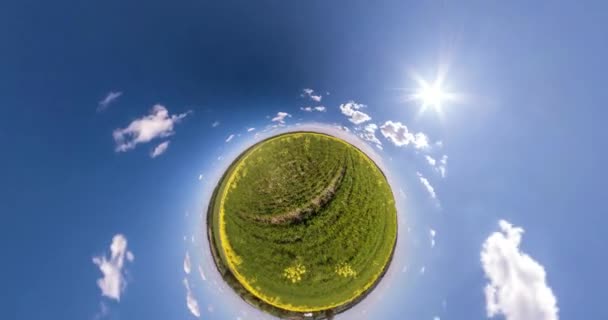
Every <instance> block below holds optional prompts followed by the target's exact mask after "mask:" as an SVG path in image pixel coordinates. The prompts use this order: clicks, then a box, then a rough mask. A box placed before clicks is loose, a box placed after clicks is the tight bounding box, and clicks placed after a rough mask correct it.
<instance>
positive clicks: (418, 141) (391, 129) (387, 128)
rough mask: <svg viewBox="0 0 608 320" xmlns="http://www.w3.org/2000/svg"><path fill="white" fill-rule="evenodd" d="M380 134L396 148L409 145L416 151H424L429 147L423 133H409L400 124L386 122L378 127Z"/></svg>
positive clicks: (405, 127)
mask: <svg viewBox="0 0 608 320" xmlns="http://www.w3.org/2000/svg"><path fill="white" fill-rule="evenodd" d="M380 132H382V135H383V136H384V137H385V138H387V139H388V140H390V141H391V142H392V143H394V144H395V145H396V146H398V147H401V146H407V145H409V144H410V143H411V144H412V145H413V146H414V148H416V149H425V148H427V147H428V146H429V139H428V137H427V136H426V135H425V134H424V133H422V132H418V133H416V134H414V133H411V132H410V131H409V130H408V128H407V126H406V125H404V124H402V123H401V122H393V121H390V120H389V121H386V122H385V123H384V124H383V125H382V126H380Z"/></svg>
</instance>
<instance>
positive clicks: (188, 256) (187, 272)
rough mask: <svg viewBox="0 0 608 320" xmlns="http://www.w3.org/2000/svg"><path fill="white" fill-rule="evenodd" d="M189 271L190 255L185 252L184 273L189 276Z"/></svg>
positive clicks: (190, 266)
mask: <svg viewBox="0 0 608 320" xmlns="http://www.w3.org/2000/svg"><path fill="white" fill-rule="evenodd" d="M191 270H192V265H191V264H190V254H188V251H186V256H185V257H184V272H185V273H186V274H190V271H191Z"/></svg>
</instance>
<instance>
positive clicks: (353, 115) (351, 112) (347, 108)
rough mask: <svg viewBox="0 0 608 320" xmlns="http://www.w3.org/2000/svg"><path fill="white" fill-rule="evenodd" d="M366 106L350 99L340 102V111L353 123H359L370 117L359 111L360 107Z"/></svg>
mask: <svg viewBox="0 0 608 320" xmlns="http://www.w3.org/2000/svg"><path fill="white" fill-rule="evenodd" d="M366 107H367V106H366V105H364V104H360V103H356V102H354V101H352V100H351V101H349V102H347V103H343V104H341V105H340V111H342V114H344V115H345V116H347V117H348V120H349V121H350V122H352V123H354V124H361V123H363V122H365V121H369V120H371V119H372V118H371V117H370V116H369V115H368V114H366V113H364V112H362V111H360V109H363V108H366Z"/></svg>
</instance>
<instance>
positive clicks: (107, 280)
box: [93, 234, 135, 301]
mask: <svg viewBox="0 0 608 320" xmlns="http://www.w3.org/2000/svg"><path fill="white" fill-rule="evenodd" d="M133 259H135V256H134V255H133V253H132V252H131V251H128V250H127V238H125V236H123V235H122V234H117V235H115V236H114V237H113V238H112V244H111V245H110V257H109V258H107V257H106V256H105V255H101V256H99V257H93V263H94V264H96V265H97V266H98V267H99V270H100V271H101V273H102V274H103V278H99V279H97V286H98V287H99V289H101V295H102V296H105V297H108V298H110V299H115V300H117V301H120V294H121V293H122V292H123V291H124V289H125V288H126V286H127V282H126V280H125V277H124V273H123V267H124V264H125V260H126V261H129V262H131V261H133Z"/></svg>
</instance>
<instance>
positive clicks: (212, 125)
mask: <svg viewBox="0 0 608 320" xmlns="http://www.w3.org/2000/svg"><path fill="white" fill-rule="evenodd" d="M219 125H220V122H219V121H215V122H213V123H212V124H211V127H212V128H216V127H217V126H219Z"/></svg>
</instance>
